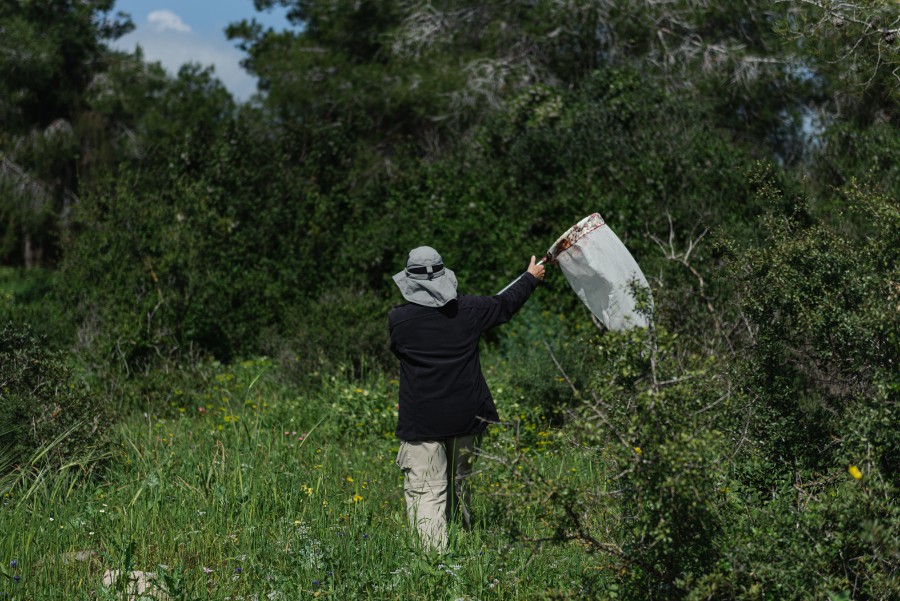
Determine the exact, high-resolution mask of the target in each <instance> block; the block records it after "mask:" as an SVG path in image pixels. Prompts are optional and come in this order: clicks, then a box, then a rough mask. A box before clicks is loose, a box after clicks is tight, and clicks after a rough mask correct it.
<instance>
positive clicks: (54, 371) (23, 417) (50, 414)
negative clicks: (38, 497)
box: [0, 324, 108, 469]
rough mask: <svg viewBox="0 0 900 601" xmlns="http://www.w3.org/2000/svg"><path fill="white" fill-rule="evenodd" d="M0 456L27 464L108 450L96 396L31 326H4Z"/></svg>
mask: <svg viewBox="0 0 900 601" xmlns="http://www.w3.org/2000/svg"><path fill="white" fill-rule="evenodd" d="M0 423H2V424H4V425H5V426H6V428H5V429H4V431H2V432H0V456H3V454H6V456H7V457H9V458H11V460H10V465H7V466H5V468H7V469H8V468H9V467H13V466H16V465H18V466H25V465H26V464H28V463H29V462H31V461H32V459H34V458H35V456H36V454H39V453H41V452H43V453H44V454H43V455H42V456H41V457H40V461H41V463H42V464H43V463H47V464H50V465H54V466H60V465H62V464H64V463H65V462H68V461H77V460H80V459H82V458H84V457H85V456H86V455H89V454H92V453H99V452H102V451H103V450H104V446H105V444H106V443H107V439H106V435H105V432H106V426H107V425H108V419H107V417H106V413H105V412H104V411H103V409H102V407H101V403H100V401H99V400H98V399H97V397H96V396H95V395H93V394H91V393H90V391H89V390H87V389H86V388H85V387H84V386H83V385H82V383H80V382H78V381H77V380H76V379H75V378H74V377H73V374H72V371H71V370H70V368H69V367H68V366H67V364H66V361H65V356H64V355H63V354H62V353H60V352H56V351H52V350H49V349H48V348H47V346H46V343H45V342H44V341H43V340H40V339H38V338H35V337H34V336H33V335H32V334H31V332H30V330H29V329H28V328H27V327H22V328H19V327H14V326H13V325H12V324H6V325H4V326H3V328H2V329H0Z"/></svg>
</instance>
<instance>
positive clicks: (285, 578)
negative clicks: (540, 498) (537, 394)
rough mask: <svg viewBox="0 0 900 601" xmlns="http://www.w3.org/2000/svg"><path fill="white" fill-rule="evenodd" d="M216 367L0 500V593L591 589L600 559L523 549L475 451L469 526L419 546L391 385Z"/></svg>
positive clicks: (509, 434)
mask: <svg viewBox="0 0 900 601" xmlns="http://www.w3.org/2000/svg"><path fill="white" fill-rule="evenodd" d="M215 369H216V373H215V374H214V375H213V377H211V378H210V379H209V381H208V383H207V384H206V385H205V386H204V387H202V388H199V389H198V390H195V391H174V394H175V398H177V399H178V402H175V403H173V405H172V406H171V407H169V408H168V412H167V416H155V415H152V414H150V413H136V414H133V415H131V416H129V417H128V418H127V419H126V420H124V421H123V422H121V423H120V424H119V425H118V426H117V427H116V432H115V437H116V441H117V442H116V446H115V451H114V457H113V458H112V460H111V461H109V462H107V465H106V467H105V468H104V469H103V470H102V471H99V470H98V471H94V472H91V471H90V467H89V466H87V465H82V466H75V467H72V466H70V467H69V468H68V469H61V470H58V471H56V472H54V473H53V474H44V475H42V477H40V478H35V477H29V478H21V479H20V480H19V482H18V483H17V484H16V485H15V486H14V487H12V488H11V489H10V490H9V491H8V492H7V493H6V494H5V496H4V497H3V499H2V503H3V509H2V512H0V560H2V561H3V564H2V566H3V572H2V574H3V575H4V576H6V578H2V580H0V597H3V596H5V597H6V598H8V599H87V598H100V599H104V598H110V599H112V598H119V597H116V595H119V594H120V592H119V591H117V590H113V589H107V588H105V587H104V586H103V585H102V578H103V574H104V572H106V571H107V570H121V571H124V572H130V571H132V570H140V571H148V572H153V573H155V574H156V583H157V586H158V591H162V590H165V591H166V592H168V594H169V595H170V596H171V597H173V598H181V599H297V598H316V597H319V598H321V597H330V598H334V599H534V598H541V597H551V596H556V595H563V596H564V595H567V594H572V595H576V594H579V593H580V594H582V595H588V596H590V595H591V594H592V593H591V591H594V592H596V590H597V587H601V586H602V585H603V580H602V578H600V577H599V575H600V574H601V572H600V571H599V570H598V569H597V568H598V567H600V566H599V562H600V560H601V559H602V558H599V557H596V556H593V555H590V554H587V553H584V552H583V551H582V550H581V549H580V548H578V547H575V546H572V547H565V546H562V547H559V546H546V547H541V546H540V544H538V543H531V544H528V543H523V542H522V540H523V539H525V538H528V535H527V534H528V533H527V530H528V526H527V525H524V524H523V525H521V526H522V527H521V528H520V529H519V532H518V533H516V534H515V535H514V534H512V533H511V531H510V529H509V528H508V525H505V524H504V520H502V519H499V517H502V516H501V514H502V512H503V508H504V507H505V506H506V504H507V503H508V502H509V500H510V496H511V495H512V496H514V495H515V491H514V490H512V489H509V488H505V487H504V484H503V481H502V480H501V479H499V478H498V477H497V476H498V474H499V473H500V471H502V470H501V469H500V468H501V467H502V466H495V465H493V464H492V463H491V461H490V460H483V461H482V462H481V463H480V465H479V467H480V468H481V469H480V471H479V473H478V474H477V475H476V476H475V478H474V482H473V485H474V488H475V495H474V496H475V498H474V503H475V511H476V515H481V516H482V517H483V519H482V521H481V523H480V525H479V526H478V527H476V528H474V529H473V530H472V531H469V532H453V533H452V536H453V544H452V551H451V552H450V553H449V554H447V555H445V556H433V555H428V554H425V553H423V552H422V551H421V550H420V549H419V548H418V547H417V546H416V544H415V542H414V540H413V538H412V537H411V536H410V532H409V529H408V527H407V525H406V523H405V514H404V505H403V503H404V501H403V494H402V476H401V474H400V472H399V470H397V468H396V466H395V465H394V457H395V454H396V451H397V447H398V443H397V441H396V440H395V439H394V438H393V436H392V434H391V433H390V428H389V426H387V425H388V424H391V423H392V422H393V420H394V415H395V414H394V413H393V410H394V406H395V403H396V382H394V381H392V380H389V379H387V378H384V377H374V376H373V377H371V378H368V379H367V380H366V381H362V382H354V381H351V380H350V379H349V378H345V377H344V376H342V374H341V373H340V372H339V373H337V374H336V375H335V376H334V377H329V378H326V379H324V380H323V384H322V386H320V387H319V388H318V389H317V390H316V391H315V392H312V391H308V392H298V391H297V390H293V389H292V388H291V387H289V386H287V385H285V384H283V383H279V382H278V380H277V379H276V378H275V377H272V376H271V374H269V373H266V369H267V364H266V362H245V363H243V364H238V365H235V366H231V367H223V366H218V367H216V368H215ZM501 389H502V387H501ZM503 398H504V397H503V395H502V394H498V399H500V402H501V404H502V403H503ZM501 409H503V410H506V411H507V412H508V413H510V414H513V415H515V416H516V417H517V419H518V418H519V415H518V414H516V413H514V409H513V408H512V407H505V408H504V407H501ZM521 417H525V418H527V419H531V418H530V417H529V416H528V415H526V414H525V413H521ZM538 419H539V418H537V417H535V418H534V420H535V421H537V420H538ZM536 428H537V429H540V428H544V426H540V425H536V424H526V425H525V429H530V431H534V430H535V429H536ZM522 429H523V428H521V427H519V428H511V429H510V430H509V431H504V429H503V428H500V427H497V428H495V431H494V433H493V434H491V435H490V436H489V437H488V438H487V441H486V444H487V445H491V446H494V447H497V446H502V445H505V444H517V440H515V439H514V437H515V435H516V434H515V433H516V432H521V430H522ZM540 449H541V450H540V451H538V450H534V451H533V464H534V465H538V466H541V467H540V469H546V471H547V472H548V473H562V472H565V473H570V472H579V473H584V474H585V477H592V476H591V475H590V471H589V470H588V469H586V468H585V466H586V464H585V463H584V460H583V458H580V457H578V456H577V454H573V453H572V452H571V451H570V452H568V453H567V454H555V453H554V452H553V449H552V445H550V444H546V443H542V445H541V446H540ZM488 516H490V517H488ZM537 518H538V519H539V516H537ZM554 598H558V597H554Z"/></svg>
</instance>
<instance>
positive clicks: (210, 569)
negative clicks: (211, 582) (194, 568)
mask: <svg viewBox="0 0 900 601" xmlns="http://www.w3.org/2000/svg"><path fill="white" fill-rule="evenodd" d="M203 573H204V574H212V573H213V569H212V568H208V567H206V566H203Z"/></svg>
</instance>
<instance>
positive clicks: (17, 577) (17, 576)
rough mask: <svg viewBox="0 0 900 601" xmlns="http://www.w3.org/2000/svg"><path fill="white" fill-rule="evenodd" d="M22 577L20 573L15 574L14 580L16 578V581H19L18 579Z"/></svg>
mask: <svg viewBox="0 0 900 601" xmlns="http://www.w3.org/2000/svg"><path fill="white" fill-rule="evenodd" d="M21 579H22V577H21V576H19V575H18V574H16V575H15V576H13V580H15V581H16V582H18V581H19V580H21Z"/></svg>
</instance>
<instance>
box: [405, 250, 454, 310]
mask: <svg viewBox="0 0 900 601" xmlns="http://www.w3.org/2000/svg"><path fill="white" fill-rule="evenodd" d="M394 282H395V283H396V284H397V287H398V288H399V289H400V294H402V295H403V298H405V299H406V300H408V301H409V302H411V303H415V304H417V305H423V306H425V307H443V306H444V305H446V304H447V303H449V302H450V301H452V300H454V299H455V298H456V274H455V273H453V272H452V271H450V270H449V269H447V268H446V267H444V260H443V259H441V255H439V254H438V252H437V251H436V250H434V249H433V248H431V247H430V246H420V247H418V248H414V249H412V250H411V251H410V252H409V258H408V259H407V260H406V269H404V270H403V271H401V272H400V273H397V274H395V275H394Z"/></svg>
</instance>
